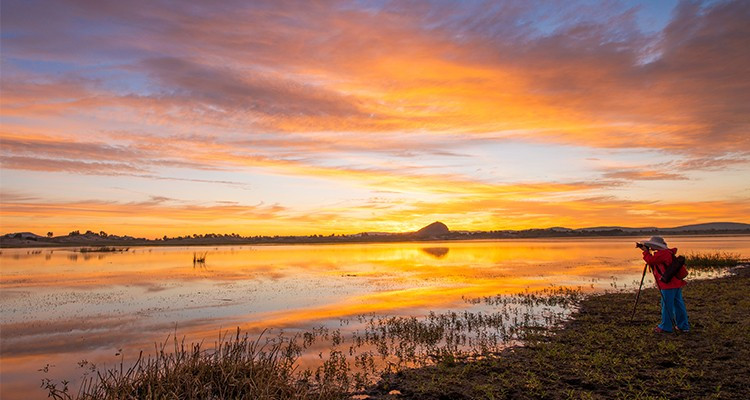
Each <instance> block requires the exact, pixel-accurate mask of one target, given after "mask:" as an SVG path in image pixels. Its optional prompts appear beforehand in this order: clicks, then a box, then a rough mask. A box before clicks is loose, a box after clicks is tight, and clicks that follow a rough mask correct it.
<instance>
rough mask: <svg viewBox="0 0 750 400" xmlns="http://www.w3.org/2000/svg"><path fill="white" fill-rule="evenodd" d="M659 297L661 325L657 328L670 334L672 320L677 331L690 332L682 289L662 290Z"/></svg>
mask: <svg viewBox="0 0 750 400" xmlns="http://www.w3.org/2000/svg"><path fill="white" fill-rule="evenodd" d="M661 295H662V301H661V324H659V328H661V329H663V330H665V331H667V332H672V320H673V318H674V322H675V324H676V325H677V328H678V329H680V330H682V331H688V330H690V324H689V323H688V316H687V310H686V309H685V300H683V299H682V288H680V289H663V290H662V291H661Z"/></svg>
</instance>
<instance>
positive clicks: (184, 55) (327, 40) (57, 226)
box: [0, 0, 750, 238]
mask: <svg viewBox="0 0 750 400" xmlns="http://www.w3.org/2000/svg"><path fill="white" fill-rule="evenodd" d="M0 16H1V18H2V21H1V24H0V34H1V42H0V68H1V69H0V89H1V90H0V167H1V168H2V169H1V171H0V183H1V187H2V189H1V190H0V225H1V230H2V231H3V232H2V233H6V232H19V231H32V232H35V233H38V234H45V233H46V232H50V231H51V232H54V234H55V235H60V234H66V233H68V232H69V231H72V230H76V229H78V230H81V231H85V230H93V231H96V232H98V231H100V230H104V231H106V232H109V233H113V234H121V235H122V234H128V235H134V236H139V237H149V238H155V237H161V236H162V235H168V236H176V235H185V234H192V233H200V234H202V233H238V234H242V235H301V234H345V233H357V232H365V231H368V232H372V231H389V232H394V231H409V230H416V229H418V228H420V227H422V226H424V225H427V224H429V223H431V222H433V221H442V222H444V223H446V224H447V225H448V226H449V227H450V228H451V229H453V230H504V229H526V228H545V227H553V226H565V227H570V228H582V227H592V226H614V225H618V226H631V227H638V226H659V227H673V226H679V225H685V224H692V223H703V222H715V221H735V222H750V219H749V218H748V216H750V179H748V177H750V51H748V49H750V2H747V1H705V2H700V1H679V2H678V1H666V0H665V1H647V0H642V1H593V0H591V1H534V2H529V1H525V0H519V1H512V0H509V1H446V0H442V1H385V0H379V1H328V0H316V1H289V0H272V1H252V2H249V1H222V2H206V1H197V0H196V1H153V0H131V1H126V2H124V1H102V0H96V1H94V0H55V1H41V0H4V1H3V2H2V8H1V9H0Z"/></svg>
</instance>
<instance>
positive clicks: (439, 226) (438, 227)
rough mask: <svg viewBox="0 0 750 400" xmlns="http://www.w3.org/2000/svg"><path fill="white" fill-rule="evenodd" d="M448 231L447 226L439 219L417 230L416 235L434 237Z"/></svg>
mask: <svg viewBox="0 0 750 400" xmlns="http://www.w3.org/2000/svg"><path fill="white" fill-rule="evenodd" d="M448 233H450V229H448V226H447V225H445V224H444V223H442V222H440V221H435V222H433V223H431V224H429V225H427V226H425V227H424V228H422V229H420V230H418V231H417V232H416V235H417V236H419V237H436V236H441V235H445V234H448Z"/></svg>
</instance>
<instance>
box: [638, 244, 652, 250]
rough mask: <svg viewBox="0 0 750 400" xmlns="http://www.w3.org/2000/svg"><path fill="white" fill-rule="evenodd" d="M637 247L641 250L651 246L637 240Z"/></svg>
mask: <svg viewBox="0 0 750 400" xmlns="http://www.w3.org/2000/svg"><path fill="white" fill-rule="evenodd" d="M635 247H637V248H639V249H641V250H649V247H648V246H647V245H645V244H643V243H641V242H635Z"/></svg>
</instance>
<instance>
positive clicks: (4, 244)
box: [0, 231, 750, 249]
mask: <svg viewBox="0 0 750 400" xmlns="http://www.w3.org/2000/svg"><path fill="white" fill-rule="evenodd" d="M654 234H655V233H653V232H644V233H633V234H631V233H628V234H622V235H595V234H590V235H576V236H570V235H567V236H566V235H541V236H512V237H434V238H409V237H394V238H390V239H383V238H379V239H375V238H369V239H362V238H349V237H336V238H333V239H329V240H326V239H328V238H314V239H311V240H305V239H303V238H300V239H278V240H273V239H270V240H239V239H238V240H222V239H216V240H215V241H211V240H205V239H183V240H180V239H174V240H168V241H163V240H151V239H131V240H107V239H102V240H89V241H86V240H83V241H62V242H58V241H47V240H27V239H7V238H2V239H0V249H30V248H46V249H52V248H75V247H92V248H95V247H206V246H221V247H226V246H269V245H270V246H275V245H282V246H284V245H316V244H323V245H327V244H383V243H436V242H457V243H460V242H469V241H505V240H508V241H513V240H534V239H557V240H566V239H570V240H577V239H614V238H621V239H627V238H638V239H642V238H643V237H645V236H648V235H654ZM660 234H661V235H664V236H669V237H726V236H750V232H745V231H742V232H730V233H660ZM53 240H54V239H53Z"/></svg>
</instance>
